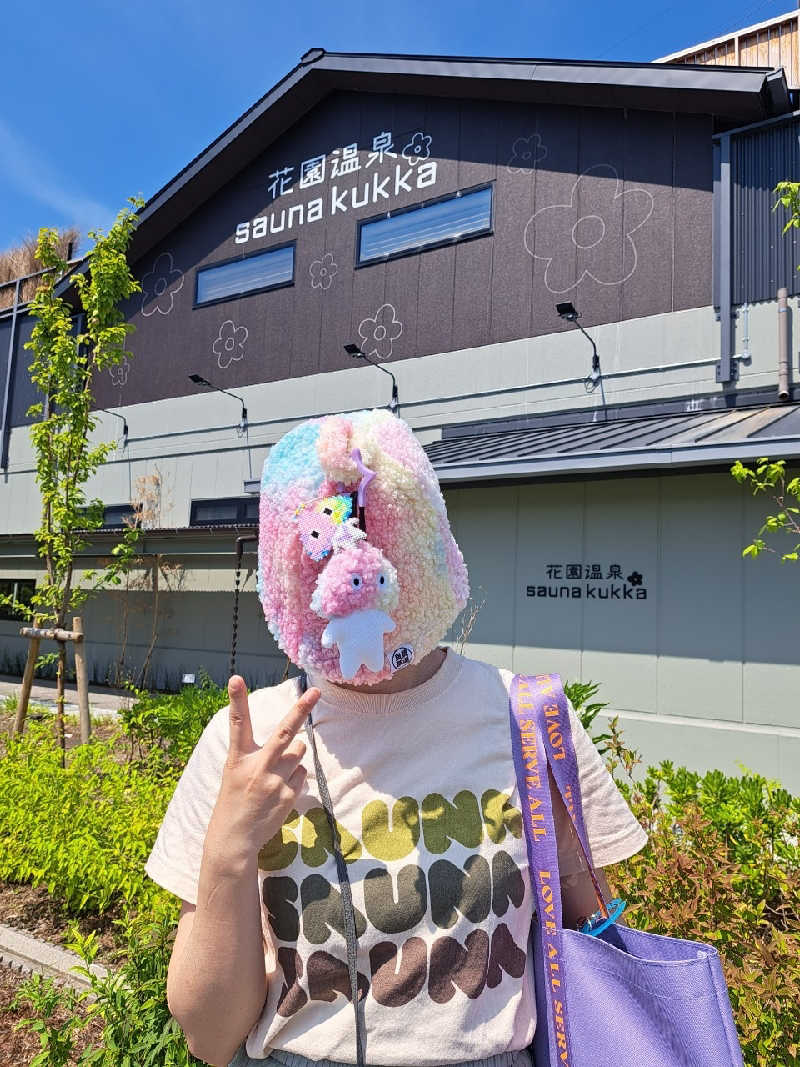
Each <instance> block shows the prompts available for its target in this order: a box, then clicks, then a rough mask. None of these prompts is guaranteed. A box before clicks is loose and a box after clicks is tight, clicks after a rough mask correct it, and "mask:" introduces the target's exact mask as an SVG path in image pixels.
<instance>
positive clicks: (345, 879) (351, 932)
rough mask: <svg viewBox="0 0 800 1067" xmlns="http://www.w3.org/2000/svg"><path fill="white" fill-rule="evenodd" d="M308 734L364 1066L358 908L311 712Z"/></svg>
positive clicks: (302, 685)
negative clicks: (325, 821) (338, 896)
mask: <svg viewBox="0 0 800 1067" xmlns="http://www.w3.org/2000/svg"><path fill="white" fill-rule="evenodd" d="M307 685H308V683H307V679H306V676H305V673H302V674H301V675H300V692H301V693H304V692H305V691H306V688H307ZM306 735H307V737H308V743H309V745H310V746H311V755H312V756H313V758H314V773H315V774H316V777H317V788H318V789H319V797H320V800H321V801H322V806H323V808H324V809H325V814H326V815H327V817H328V825H329V826H330V829H331V840H332V841H333V855H334V858H335V860H336V873H337V875H338V878H339V889H340V891H341V894H342V913H343V918H344V936H345V941H346V943H347V973H348V974H349V976H350V999H351V1000H352V1002H353V1009H354V1011H355V1016H356V1063H357V1065H358V1067H365V1064H366V1060H365V1059H364V1044H365V1041H364V1038H365V1026H364V1016H363V1008H362V1006H361V1005H360V1003H359V999H358V934H357V933H356V916H355V911H354V910H353V893H352V890H351V888H350V878H349V876H348V874H347V864H346V863H345V862H344V856H343V855H342V842H341V839H340V837H339V827H338V826H337V824H336V817H335V815H334V814H333V804H332V803H331V795H330V792H329V791H328V782H327V779H326V778H325V772H324V771H323V769H322V764H321V763H320V761H319V755H318V753H317V741H316V738H315V736H314V723H313V721H312V718H311V714H309V716H308V719H307V720H306Z"/></svg>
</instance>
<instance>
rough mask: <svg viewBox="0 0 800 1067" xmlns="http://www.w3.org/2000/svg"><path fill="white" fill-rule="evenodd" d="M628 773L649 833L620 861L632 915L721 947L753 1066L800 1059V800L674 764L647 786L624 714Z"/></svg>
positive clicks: (646, 925) (656, 770)
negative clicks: (638, 775)
mask: <svg viewBox="0 0 800 1067" xmlns="http://www.w3.org/2000/svg"><path fill="white" fill-rule="evenodd" d="M611 731H612V735H613V739H612V743H611V745H610V749H611V751H612V753H613V755H612V763H613V764H614V765H615V770H618V769H619V768H620V767H623V768H624V770H625V774H626V777H627V781H625V780H623V781H618V784H619V785H620V788H621V789H622V791H623V792H624V793H625V794H626V797H627V799H628V802H629V803H630V805H631V807H632V809H633V811H634V812H635V814H636V815H637V817H638V818H639V820H640V822H641V823H642V824H643V825H644V826H645V828H646V829H647V830H648V832H649V835H650V839H649V842H648V844H647V846H646V847H645V848H644V849H642V851H641V852H639V853H637V854H636V855H635V856H632V857H631V858H630V859H629V860H627V861H625V862H624V863H622V864H618V865H615V867H613V868H611V869H610V879H611V882H612V884H614V885H615V886H617V887H618V892H619V893H620V895H621V896H623V897H624V898H626V899H627V900H628V911H627V912H626V921H627V922H628V923H629V924H630V925H631V926H635V927H638V928H640V929H646V930H649V931H650V932H652V933H659V934H667V935H670V936H673V937H685V938H689V939H691V940H696V941H703V942H707V943H710V944H713V945H714V946H715V947H716V948H717V950H718V951H719V953H720V957H721V959H722V963H723V969H724V971H725V977H726V980H727V982H728V990H729V993H730V998H731V1005H732V1007H733V1012H734V1018H735V1020H736V1025H737V1029H738V1032H739V1039H740V1041H741V1044H742V1050H743V1053H744V1059H745V1063H746V1064H748V1065H749V1067H797V1065H798V1064H800V844H799V843H798V839H799V837H800V798H797V797H792V796H791V795H790V794H789V793H788V792H787V791H786V790H785V789H783V788H781V786H780V785H779V784H778V783H777V782H773V781H770V780H768V779H766V778H764V777H762V776H761V775H758V774H752V773H749V772H747V773H744V774H743V775H742V776H740V777H729V776H726V775H724V774H722V772H721V771H709V772H708V773H707V774H704V775H700V774H697V773H694V772H692V771H688V770H686V768H682V767H681V768H676V767H674V766H673V765H672V763H670V762H669V761H667V760H665V761H663V762H662V763H661V764H659V766H658V767H648V768H647V772H646V774H645V776H644V778H643V779H642V780H641V781H639V782H636V781H634V779H633V776H632V773H631V772H632V770H633V767H634V765H635V763H636V762H637V758H636V756H635V753H631V752H630V750H627V749H625V748H624V746H623V745H622V744H621V740H620V738H619V733H618V730H617V726H616V720H613V721H612V723H611Z"/></svg>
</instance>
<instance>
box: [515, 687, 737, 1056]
mask: <svg viewBox="0 0 800 1067" xmlns="http://www.w3.org/2000/svg"><path fill="white" fill-rule="evenodd" d="M509 702H510V711H511V735H512V745H513V752H514V765H515V768H516V772H517V785H518V787H519V794H520V804H521V807H522V813H523V821H524V824H525V836H526V839H527V844H528V862H529V865H530V873H531V886H532V889H533V892H534V894H535V899H536V911H537V914H538V921H534V923H533V951H534V977H535V983H536V1010H537V1015H538V1020H537V1024H536V1034H535V1037H534V1043H533V1046H532V1048H531V1051H532V1052H533V1054H534V1059H535V1063H536V1067H557V1065H560V1064H564V1065H566V1067H667V1065H668V1067H742V1053H741V1049H740V1047H739V1041H738V1038H737V1035H736V1027H735V1025H734V1022H733V1014H732V1012H731V1005H730V1001H729V999H728V990H727V987H726V985H725V978H724V975H723V973H722V966H721V964H720V959H719V953H718V952H717V950H716V949H715V948H714V947H713V946H711V945H704V944H701V943H700V942H698V941H685V940H681V939H680V938H675V937H663V936H661V935H659V934H648V933H645V932H643V931H641V930H633V929H630V928H629V927H627V926H622V925H620V924H618V923H612V925H611V926H609V927H608V928H607V929H606V930H604V931H603V932H602V933H600V934H599V935H597V936H591V935H589V934H583V933H580V932H579V931H578V930H570V929H565V928H564V927H563V926H562V922H561V891H560V878H559V871H558V851H557V847H556V840H555V823H554V820H553V810H552V803H551V797H550V787H549V783H548V775H547V767H548V764H549V766H550V769H551V771H552V774H553V779H554V781H555V783H556V785H557V787H558V790H559V792H560V794H561V796H562V799H563V800H564V804H565V807H566V809H567V811H568V813H569V815H570V818H571V820H572V823H573V825H574V827H575V831H576V833H577V835H578V840H579V841H580V844H581V847H582V849H583V852H584V854H585V856H586V860H587V862H588V864H589V870H590V872H591V877H592V881H593V882H594V885H595V892H596V894H597V895H598V898H599V900H602V899H603V898H602V894H601V891H600V887H599V884H598V883H597V879H596V875H595V872H594V867H593V864H592V859H591V852H590V850H589V839H588V837H587V834H586V828H585V826H584V822H583V812H582V808H581V796H580V787H579V783H578V765H577V760H576V758H575V749H574V747H573V744H572V733H571V730H570V725H569V712H568V708H567V700H566V697H565V696H564V690H563V688H562V686H561V679H560V678H559V676H558V675H557V674H544V675H536V676H530V677H529V676H524V675H516V676H515V678H514V680H513V682H512V687H511V694H510V701H509ZM605 903H606V904H607V903H608V902H607V901H606V902H605Z"/></svg>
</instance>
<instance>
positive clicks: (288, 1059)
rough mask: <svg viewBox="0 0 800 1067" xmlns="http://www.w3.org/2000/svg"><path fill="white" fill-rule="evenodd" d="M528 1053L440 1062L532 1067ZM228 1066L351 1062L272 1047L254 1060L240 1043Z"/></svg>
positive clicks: (313, 1066)
mask: <svg viewBox="0 0 800 1067" xmlns="http://www.w3.org/2000/svg"><path fill="white" fill-rule="evenodd" d="M532 1063H533V1061H532V1060H531V1057H530V1054H529V1053H528V1052H527V1051H526V1050H525V1049H523V1050H522V1051H520V1052H501V1053H499V1054H498V1055H497V1056H489V1057H488V1058H487V1059H485V1060H468V1061H466V1062H464V1061H462V1062H461V1063H458V1064H448V1065H445V1064H442V1067H532ZM228 1067H352V1064H342V1063H335V1062H334V1061H333V1060H307V1059H306V1058H305V1056H298V1055H296V1054H295V1053H294V1052H280V1051H279V1050H277V1049H273V1050H272V1052H271V1053H270V1055H269V1057H268V1059H264V1060H254V1059H253V1058H252V1056H248V1055H247V1053H246V1052H245V1048H244V1044H242V1045H240V1046H239V1048H238V1050H237V1052H236V1055H235V1056H234V1057H233V1059H232V1060H231V1062H230V1063H229V1064H228Z"/></svg>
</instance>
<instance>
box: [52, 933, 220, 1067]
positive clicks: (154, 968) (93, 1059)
mask: <svg viewBox="0 0 800 1067" xmlns="http://www.w3.org/2000/svg"><path fill="white" fill-rule="evenodd" d="M117 925H118V926H119V927H120V928H121V940H122V941H123V942H124V945H125V947H124V948H123V949H122V950H121V952H120V955H121V956H124V957H125V961H124V963H123V964H122V965H121V967H120V968H119V970H118V971H117V972H116V973H113V972H112V973H109V974H108V975H106V976H105V977H103V978H100V977H98V976H97V975H94V974H93V973H92V972H91V971H90V970H89V965H90V964H91V963H93V962H94V959H95V956H96V955H97V939H96V935H95V934H94V933H91V934H88V935H87V936H85V937H83V936H81V935H80V933H79V932H78V931H77V928H73V932H74V935H75V936H74V938H73V940H72V941H71V942H70V944H69V948H71V949H72V950H73V951H74V952H77V953H78V955H79V956H80V957H81V958H82V959H83V960H84V961H85V964H86V966H83V967H78V968H77V970H78V972H79V973H80V974H83V975H84V977H85V978H87V979H88V981H89V983H90V992H91V994H92V995H94V997H95V998H96V999H95V1001H94V1003H93V1004H92V1005H91V1007H90V1008H89V1010H88V1012H87V1014H86V1024H88V1023H89V1022H90V1021H91V1019H93V1018H95V1017H99V1018H101V1019H102V1022H103V1038H102V1044H101V1045H100V1046H99V1047H96V1048H94V1049H88V1050H87V1051H86V1052H84V1053H83V1055H82V1056H81V1059H80V1061H79V1063H80V1064H81V1065H83V1064H86V1065H87V1067H88V1065H90V1064H91V1065H94V1067H119V1065H120V1064H125V1063H129V1064H131V1065H134V1064H135V1065H136V1067H191V1065H194V1064H201V1063H202V1061H201V1060H198V1059H196V1058H195V1057H194V1056H193V1055H192V1054H191V1053H190V1052H189V1049H188V1046H187V1044H186V1038H185V1037H184V1034H183V1031H182V1030H181V1028H180V1026H179V1025H178V1023H177V1022H176V1020H175V1019H173V1017H172V1016H171V1015H170V1012H169V1007H168V1005H167V969H168V967H169V960H170V956H171V954H172V945H173V941H174V938H175V923H174V921H172V920H170V919H169V918H167V917H166V916H162V917H161V918H160V919H158V920H157V921H151V920H148V919H146V918H144V917H141V916H136V917H131V916H130V915H129V914H126V915H125V916H124V917H123V918H122V919H119V920H117Z"/></svg>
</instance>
